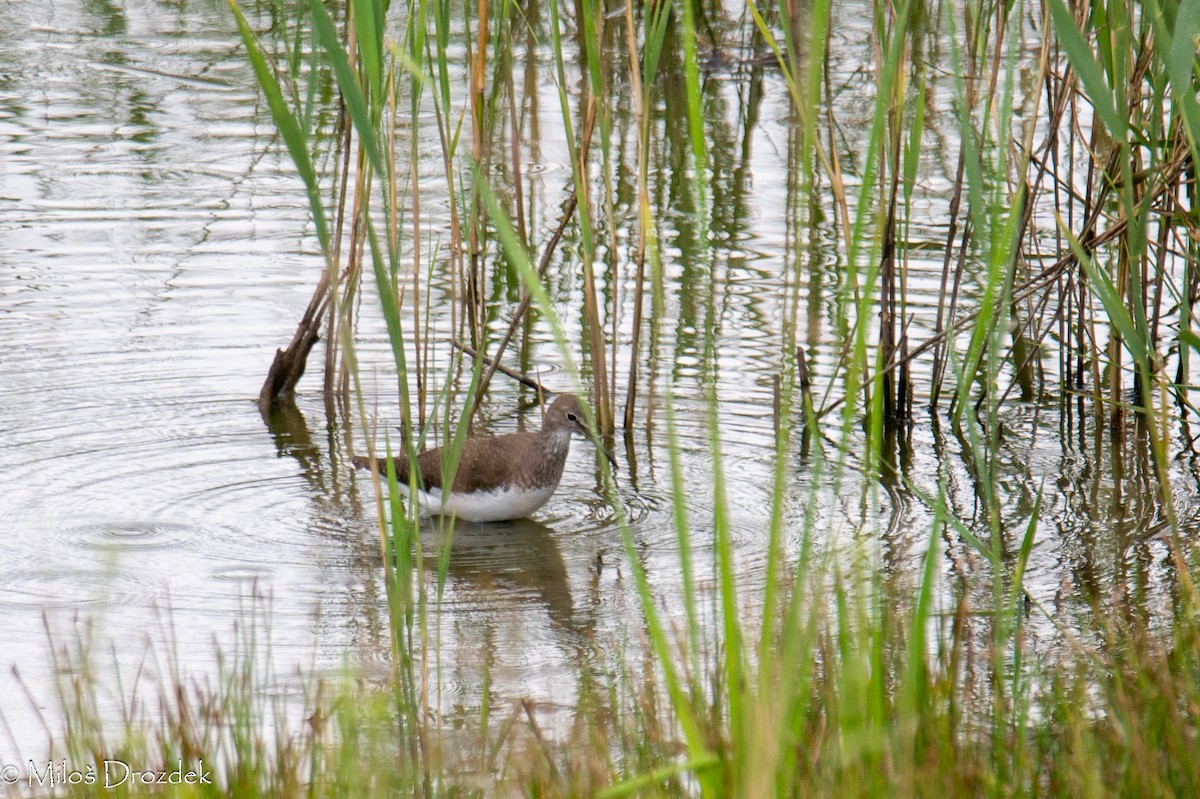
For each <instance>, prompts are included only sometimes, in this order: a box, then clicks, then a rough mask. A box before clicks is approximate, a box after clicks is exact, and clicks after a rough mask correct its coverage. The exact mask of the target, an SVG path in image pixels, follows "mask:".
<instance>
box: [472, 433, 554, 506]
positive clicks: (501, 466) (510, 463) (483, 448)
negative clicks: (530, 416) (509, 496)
mask: <svg viewBox="0 0 1200 799" xmlns="http://www.w3.org/2000/svg"><path fill="white" fill-rule="evenodd" d="M536 435H537V434H536V433H510V434H508V435H506V436H497V437H496V438H472V439H468V440H467V442H466V443H465V444H463V451H462V457H461V458H459V461H458V473H457V474H455V476H454V490H455V491H460V492H463V493H470V492H472V491H478V490H480V489H484V490H488V489H491V488H493V487H495V486H497V485H499V484H500V483H503V482H506V481H507V480H509V479H510V478H512V477H513V475H514V473H515V472H516V471H519V465H520V463H521V462H522V461H523V460H524V459H525V458H526V457H527V455H526V450H527V449H528V445H529V442H530V441H532V439H533V438H534V437H536ZM514 466H516V467H518V468H515V469H514Z"/></svg>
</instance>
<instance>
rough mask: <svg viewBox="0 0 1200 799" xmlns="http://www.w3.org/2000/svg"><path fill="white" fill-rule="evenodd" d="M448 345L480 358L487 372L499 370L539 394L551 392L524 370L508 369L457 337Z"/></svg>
mask: <svg viewBox="0 0 1200 799" xmlns="http://www.w3.org/2000/svg"><path fill="white" fill-rule="evenodd" d="M450 346H452V347H456V348H458V349H460V350H462V351H463V352H465V353H466V354H467V355H470V356H471V357H472V358H479V359H480V360H482V361H483V362H484V363H485V364H487V366H488V373H489V374H492V373H495V372H497V371H499V372H502V373H504V374H506V375H508V376H509V377H511V378H512V379H513V380H516V381H517V382H518V383H522V384H524V385H526V386H529V387H530V388H532V389H533V390H534V391H537V392H539V394H549V393H553V392H551V391H550V390H549V389H547V388H546V387H545V386H543V385H542V384H541V383H539V382H538V381H537V380H535V379H534V378H532V377H530V376H529V375H527V374H525V373H524V372H518V371H517V370H516V369H510V368H509V367H507V366H505V365H504V364H502V363H500V361H498V360H497V359H495V358H493V357H491V356H490V355H484V354H482V353H481V352H479V350H477V349H475V348H474V347H472V346H471V345H470V344H464V343H463V342H461V341H459V340H458V339H456V338H452V339H450ZM476 407H478V405H476Z"/></svg>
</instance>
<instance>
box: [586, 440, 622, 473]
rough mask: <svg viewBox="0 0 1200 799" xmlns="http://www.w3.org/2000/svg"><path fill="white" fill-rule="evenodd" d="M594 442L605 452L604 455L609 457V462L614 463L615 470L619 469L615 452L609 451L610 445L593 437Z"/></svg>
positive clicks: (600, 450) (597, 447)
mask: <svg viewBox="0 0 1200 799" xmlns="http://www.w3.org/2000/svg"><path fill="white" fill-rule="evenodd" d="M592 444H594V445H595V447H596V449H597V450H598V451H599V452H602V453H604V457H606V458H608V462H609V463H611V464H612V467H613V471H614V472H615V471H617V459H616V458H614V457H613V454H612V453H611V452H610V451H609V449H608V447H606V446H604V445H603V444H601V443H600V439H599V438H593V439H592Z"/></svg>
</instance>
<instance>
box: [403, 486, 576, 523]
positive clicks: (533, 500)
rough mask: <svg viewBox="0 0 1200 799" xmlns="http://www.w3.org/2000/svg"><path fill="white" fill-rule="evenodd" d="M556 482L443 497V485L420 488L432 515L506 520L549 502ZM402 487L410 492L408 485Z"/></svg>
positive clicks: (421, 501)
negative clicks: (536, 487) (428, 488)
mask: <svg viewBox="0 0 1200 799" xmlns="http://www.w3.org/2000/svg"><path fill="white" fill-rule="evenodd" d="M555 488H557V486H553V485H551V486H546V487H544V488H538V489H532V490H530V489H525V488H508V489H503V490H500V491H476V492H475V493H473V494H458V493H454V492H451V493H450V494H449V496H446V497H443V496H442V492H441V490H440V489H437V488H435V489H433V490H432V491H428V492H426V491H418V492H417V502H418V504H420V506H421V510H423V511H424V512H425V513H428V514H431V515H438V514H440V515H443V516H456V517H458V518H459V519H462V520H463V521H468V522H504V521H509V520H510V519H523V518H525V517H526V516H528V515H529V514H531V513H533V512H534V511H535V510H537V509H538V508H540V507H542V506H543V505H545V504H546V502H547V501H548V500H549V499H550V497H551V496H553V495H554V489H555ZM400 490H401V491H402V492H404V495H405V496H408V486H407V485H401V486H400Z"/></svg>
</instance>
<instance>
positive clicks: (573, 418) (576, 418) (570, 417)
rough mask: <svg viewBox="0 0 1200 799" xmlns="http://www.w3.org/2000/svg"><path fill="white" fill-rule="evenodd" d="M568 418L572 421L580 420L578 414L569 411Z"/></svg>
mask: <svg viewBox="0 0 1200 799" xmlns="http://www.w3.org/2000/svg"><path fill="white" fill-rule="evenodd" d="M567 418H568V419H570V420H571V421H572V422H578V421H579V417H578V416H576V415H575V414H573V413H568V414H567Z"/></svg>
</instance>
